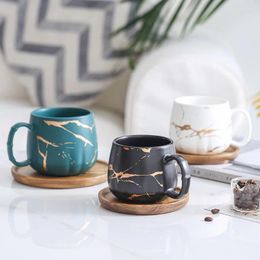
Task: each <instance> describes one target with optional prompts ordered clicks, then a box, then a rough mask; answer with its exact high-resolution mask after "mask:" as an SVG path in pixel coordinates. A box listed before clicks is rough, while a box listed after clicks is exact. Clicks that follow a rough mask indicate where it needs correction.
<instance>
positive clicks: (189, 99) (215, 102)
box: [174, 95, 229, 107]
mask: <svg viewBox="0 0 260 260" xmlns="http://www.w3.org/2000/svg"><path fill="white" fill-rule="evenodd" d="M198 100H210V101H211V102H212V103H210V101H209V102H205V103H201V102H198ZM195 101H196V102H195ZM174 103H176V104H179V105H182V106H189V107H217V106H223V105H227V104H228V103H229V101H228V100H227V99H225V98H221V97H214V96H207V95H205V96H204V95H194V96H180V97H177V98H176V99H175V100H174Z"/></svg>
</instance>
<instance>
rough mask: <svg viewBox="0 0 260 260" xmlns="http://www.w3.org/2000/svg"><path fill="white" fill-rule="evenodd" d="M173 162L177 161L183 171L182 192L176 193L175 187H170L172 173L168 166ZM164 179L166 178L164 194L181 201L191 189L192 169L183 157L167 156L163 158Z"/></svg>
mask: <svg viewBox="0 0 260 260" xmlns="http://www.w3.org/2000/svg"><path fill="white" fill-rule="evenodd" d="M172 161H176V162H177V163H178V165H179V167H180V169H181V180H182V186H181V190H180V192H176V191H175V190H174V189H175V187H169V184H170V183H172V181H171V180H172V172H171V171H169V170H167V166H169V163H170V162H172ZM163 165H164V166H163V167H164V171H163V177H164V192H165V194H166V195H167V196H169V197H171V198H173V199H179V198H181V197H182V196H183V195H185V194H187V193H188V191H189V188H190V178H191V174H190V167H189V164H188V162H187V161H186V160H185V159H184V158H183V157H181V156H179V155H175V154H167V155H165V156H164V157H163Z"/></svg>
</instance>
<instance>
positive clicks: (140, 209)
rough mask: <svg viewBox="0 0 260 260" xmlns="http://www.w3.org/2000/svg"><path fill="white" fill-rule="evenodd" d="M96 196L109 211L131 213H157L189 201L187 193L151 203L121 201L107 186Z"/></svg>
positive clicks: (166, 211) (171, 209) (171, 210)
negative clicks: (175, 197) (178, 197)
mask: <svg viewBox="0 0 260 260" xmlns="http://www.w3.org/2000/svg"><path fill="white" fill-rule="evenodd" d="M98 198H99V201H100V204H101V206H102V207H103V208H105V209H108V210H110V211H114V212H118V213H125V214H133V215H158V214H165V213H170V212H173V211H176V210H178V209H180V208H182V207H184V206H185V205H186V204H187V203H188V201H189V194H187V195H185V196H183V197H182V198H180V199H178V200H174V199H171V198H169V197H165V198H163V199H162V200H161V201H158V202H156V203H153V204H132V203H126V202H121V201H120V200H118V199H117V198H116V197H115V196H114V195H113V194H112V193H111V191H110V190H109V188H104V189H102V190H101V191H100V192H99V193H98Z"/></svg>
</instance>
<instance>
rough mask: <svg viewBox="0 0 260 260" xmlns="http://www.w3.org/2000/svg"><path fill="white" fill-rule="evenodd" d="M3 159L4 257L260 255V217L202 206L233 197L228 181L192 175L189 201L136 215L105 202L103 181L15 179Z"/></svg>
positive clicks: (0, 219) (0, 232)
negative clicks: (65, 185)
mask: <svg viewBox="0 0 260 260" xmlns="http://www.w3.org/2000/svg"><path fill="white" fill-rule="evenodd" d="M10 167H11V164H10V163H8V162H7V158H6V156H5V153H3V152H2V153H1V159H0V240H1V241H0V248H1V251H0V254H1V259H8V260H12V259H37V260H41V259H44V260H50V259H55V260H57V259H62V260H66V259H75V260H79V259H84V260H85V259H106V260H109V259H113V260H117V259H120V260H121V259H124V260H127V259H166V258H168V259H178V260H182V259H187V260H190V259H192V260H201V259H202V260H203V259H210V260H214V259H216V260H217V259H218V260H220V259H236V260H240V259H241V260H242V259H243V260H245V259H246V260H247V259H259V257H260V252H259V248H260V224H257V223H253V222H249V221H245V220H242V219H238V218H233V217H228V216H224V215H221V214H220V215H218V216H215V217H214V221H213V222H211V223H206V222H204V221H203V219H204V217H205V216H207V215H209V213H208V212H206V211H205V210H204V209H205V208H207V207H211V206H212V205H215V204H218V203H220V204H221V203H227V202H229V200H230V188H229V185H227V184H221V183H216V182H212V181H207V180H201V179H196V178H193V179H192V184H191V191H190V202H189V204H188V205H187V206H186V207H185V208H183V209H181V210H179V211H177V212H174V213H170V214H165V215H157V216H131V215H123V214H118V213H113V212H110V211H107V210H105V209H103V208H101V207H100V205H99V202H98V198H97V193H98V191H99V190H100V189H102V188H103V187H105V186H106V184H102V185H98V186H95V187H89V188H80V189H72V190H46V189H36V188H31V187H27V186H23V185H21V184H18V183H16V182H14V180H13V179H12V176H11V174H10Z"/></svg>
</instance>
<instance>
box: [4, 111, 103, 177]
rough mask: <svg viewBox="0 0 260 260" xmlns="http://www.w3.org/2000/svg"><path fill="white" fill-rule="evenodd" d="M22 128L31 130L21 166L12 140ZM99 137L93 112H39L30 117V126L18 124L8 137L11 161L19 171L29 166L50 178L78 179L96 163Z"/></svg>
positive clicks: (34, 112)
mask: <svg viewBox="0 0 260 260" xmlns="http://www.w3.org/2000/svg"><path fill="white" fill-rule="evenodd" d="M20 127H26V128H28V129H29V132H28V137H27V160H25V161H23V162H18V161H17V160H16V159H15V157H14V154H13V139H14V136H15V133H16V131H17V130H18V129H19V128H20ZM97 149H98V148H97V137H96V128H95V122H94V117H93V114H92V112H90V111H89V110H86V109H82V108H71V107H61V108H58V107H57V108H40V109H36V110H34V111H33V112H32V113H31V118H30V123H29V124H28V123H17V124H15V125H14V126H13V127H12V128H11V130H10V132H9V136H8V142H7V150H8V156H9V160H10V161H11V162H12V163H13V164H14V165H16V166H18V167H23V166H28V165H30V166H31V167H32V168H33V169H34V170H36V171H37V172H38V173H40V174H43V175H47V176H72V175H79V174H81V173H83V172H85V171H87V170H88V169H90V168H91V167H92V166H93V165H94V163H95V162H96V160H97Z"/></svg>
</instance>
